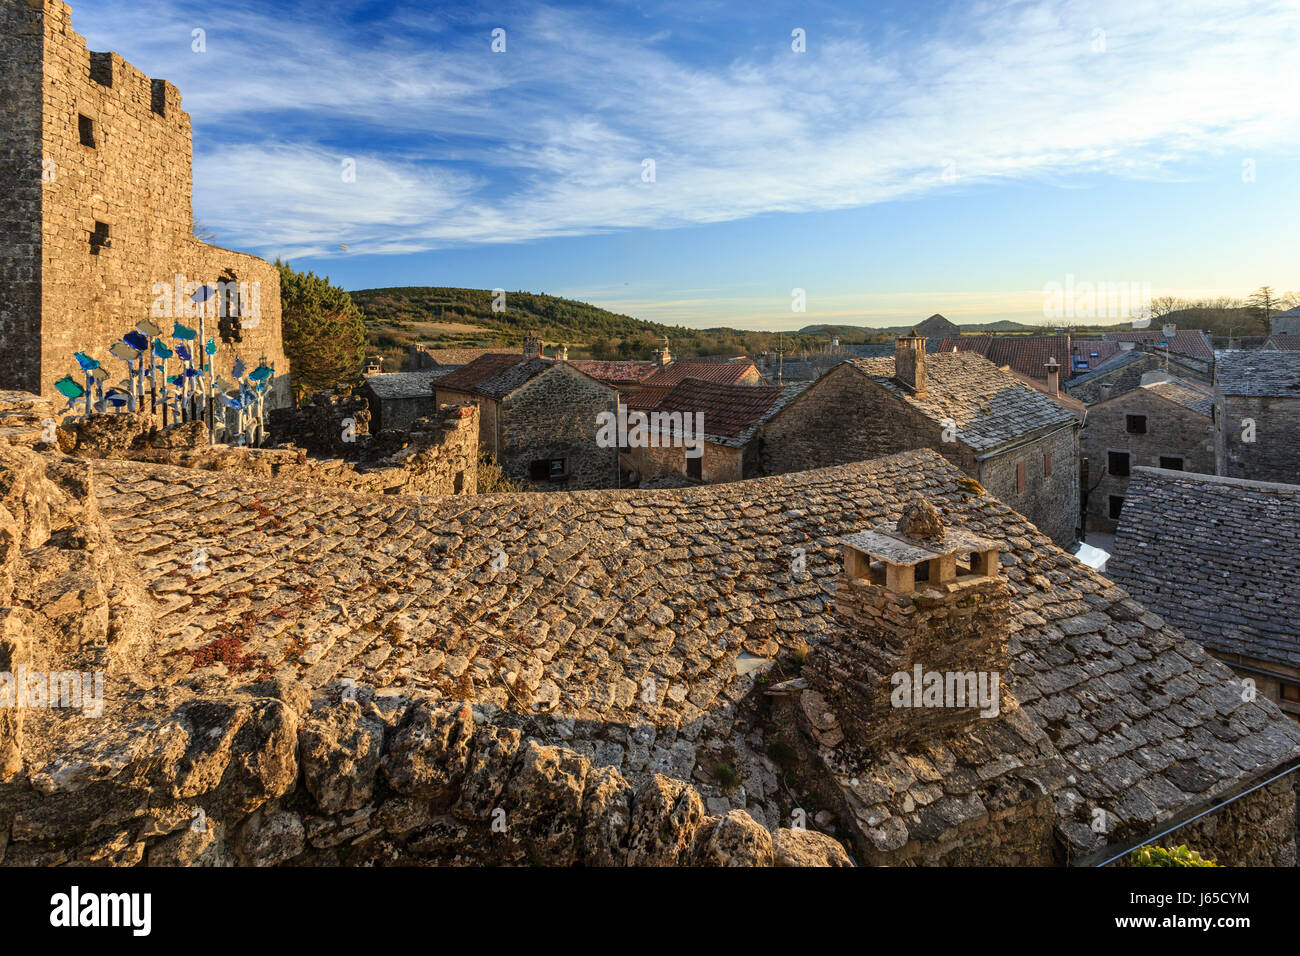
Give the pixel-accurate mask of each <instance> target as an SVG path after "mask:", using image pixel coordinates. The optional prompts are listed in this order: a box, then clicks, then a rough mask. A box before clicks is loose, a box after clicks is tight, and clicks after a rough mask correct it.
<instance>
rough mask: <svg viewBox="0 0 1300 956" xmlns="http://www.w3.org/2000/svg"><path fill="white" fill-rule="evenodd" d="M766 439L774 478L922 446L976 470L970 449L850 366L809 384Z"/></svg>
mask: <svg viewBox="0 0 1300 956" xmlns="http://www.w3.org/2000/svg"><path fill="white" fill-rule="evenodd" d="M884 361H887V362H890V363H892V361H893V360H892V359H886V360H884ZM760 436H761V441H762V448H761V459H760V460H761V462H762V470H763V472H764V473H765V474H769V475H772V474H785V473H787V472H793V471H802V470H804V469H807V468H819V467H824V466H827V465H838V464H843V463H845V462H849V461H864V460H867V459H871V458H878V457H880V456H882V455H889V454H893V453H895V452H900V451H907V450H910V449H914V448H918V447H924V448H932V449H934V450H936V451H939V452H941V453H943V454H945V455H948V456H949V457H953V456H957V458H959V459H960V461H959V464H960V465H961V467H962V468H963V470H966V471H968V473H972V474H973V473H974V472H975V462H974V455H973V454H972V453H971V452H970V449H969V448H967V447H966V446H965V445H964V444H963V445H957V444H955V443H951V442H944V441H943V428H942V426H940V425H939V424H937V423H936V422H934V421H932V420H931V419H930V418H929V417H928V416H926V415H924V414H922V413H921V412H920V411H919V410H917V409H915V408H913V407H911V406H910V405H907V404H905V403H900V402H899V401H898V400H897V398H896V397H895V396H894V394H892V393H891V392H890V391H889V390H888V389H886V388H885V387H883V386H882V385H881V384H880V383H879V382H878V381H876V380H875V379H874V378H872V377H870V376H867V375H863V374H862V373H861V371H860V370H859V369H857V368H856V367H855V366H854V365H853V364H852V363H849V362H844V363H842V364H840V365H838V366H836V367H835V368H833V369H831V370H830V371H829V372H827V373H826V374H825V375H824V376H822V377H821V378H820V379H818V380H817V381H816V382H815V383H813V384H812V385H809V386H808V387H807V388H806V389H805V390H804V391H803V393H802V394H800V395H798V396H797V397H796V398H794V400H793V401H791V402H790V403H789V404H787V405H786V406H785V407H784V408H782V409H781V410H780V411H778V413H777V414H776V415H775V416H773V417H772V419H771V420H770V421H768V422H767V424H765V425H764V426H763V427H762V429H761V430H760Z"/></svg>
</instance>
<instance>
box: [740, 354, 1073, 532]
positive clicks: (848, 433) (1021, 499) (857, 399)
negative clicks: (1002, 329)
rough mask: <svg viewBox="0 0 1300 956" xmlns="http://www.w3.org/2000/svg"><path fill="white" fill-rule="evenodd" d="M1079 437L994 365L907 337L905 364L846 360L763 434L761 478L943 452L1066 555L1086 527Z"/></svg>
mask: <svg viewBox="0 0 1300 956" xmlns="http://www.w3.org/2000/svg"><path fill="white" fill-rule="evenodd" d="M913 356H916V358H915V359H914V358H912V357H913ZM914 377H915V378H916V379H917V380H919V385H920V387H919V388H918V387H917V385H914V384H911V383H912V382H913V379H914ZM1078 428H1079V422H1078V419H1077V418H1076V417H1075V416H1074V414H1073V413H1071V412H1070V411H1069V410H1067V409H1065V408H1063V407H1062V406H1061V405H1060V404H1059V403H1057V402H1056V401H1055V400H1053V399H1052V398H1051V397H1050V396H1048V395H1046V394H1044V393H1042V392H1040V391H1038V390H1036V389H1033V388H1031V387H1029V386H1028V385H1026V384H1024V383H1023V382H1021V381H1019V380H1018V379H1017V378H1016V377H1015V376H1014V375H1013V374H1012V373H1010V372H1004V371H1002V370H1001V369H999V368H998V367H997V366H995V365H993V364H992V363H991V362H989V361H988V360H987V359H985V358H983V357H982V356H980V355H977V354H975V353H973V352H937V353H934V354H930V355H927V354H926V352H925V339H924V338H922V337H907V336H904V337H902V338H900V339H899V340H898V343H897V345H896V349H895V355H894V357H893V358H874V359H853V360H850V361H848V362H844V363H842V364H840V365H838V366H836V367H835V368H834V369H832V370H831V371H830V372H829V373H827V374H826V375H824V376H822V378H820V379H818V380H817V381H816V382H815V383H813V384H812V385H810V386H809V387H808V388H807V390H806V391H805V392H804V393H803V394H802V395H800V396H799V397H797V398H795V399H794V400H793V401H792V402H790V403H789V405H787V406H786V407H785V408H783V409H782V410H780V411H779V412H778V413H777V414H776V415H774V416H773V417H772V419H771V420H770V421H768V422H767V423H766V424H765V425H764V426H763V427H762V429H761V450H760V461H761V463H762V464H761V472H762V473H763V474H769V475H772V474H784V473H787V472H792V471H802V470H805V469H809V468H820V467H824V466H827V465H838V464H843V463H846V462H851V461H863V460H868V459H872V458H879V457H880V456H882V455H889V454H893V453H895V452H900V451H907V450H912V449H918V448H931V449H933V450H935V451H937V452H939V453H940V454H942V455H943V456H944V457H945V458H947V459H948V460H949V461H952V462H953V463H954V464H956V465H957V466H958V467H959V468H961V469H962V470H963V471H964V472H965V473H966V474H967V475H969V476H970V477H971V478H972V479H974V480H975V481H976V482H978V483H979V484H980V485H982V486H983V487H985V488H987V489H988V491H989V492H990V493H991V494H993V495H996V496H997V497H998V498H1000V499H1001V500H1002V501H1004V502H1006V503H1007V504H1009V505H1010V506H1011V507H1013V508H1015V509H1017V510H1018V511H1020V512H1021V513H1022V514H1024V515H1025V516H1026V517H1028V518H1029V519H1030V520H1032V521H1033V522H1034V523H1035V524H1037V525H1038V526H1039V527H1040V528H1041V529H1042V530H1043V532H1044V533H1045V534H1047V535H1049V536H1050V537H1051V538H1052V540H1053V541H1055V542H1056V543H1057V544H1059V545H1061V546H1063V547H1064V546H1068V545H1069V544H1071V543H1072V542H1073V541H1074V540H1075V532H1076V530H1077V528H1078V524H1079V479H1078V460H1079V450H1078Z"/></svg>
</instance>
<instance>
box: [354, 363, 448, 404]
mask: <svg viewBox="0 0 1300 956" xmlns="http://www.w3.org/2000/svg"><path fill="white" fill-rule="evenodd" d="M447 374H448V373H447V372H446V371H445V370H442V369H425V370H424V371H422V372H384V373H382V374H380V375H368V376H366V382H365V384H366V385H367V386H369V388H370V390H371V391H372V392H374V393H375V396H376V397H377V398H380V399H399V398H427V399H430V400H432V399H433V383H434V381H435V380H436V379H439V378H442V377H443V376H444V375H447Z"/></svg>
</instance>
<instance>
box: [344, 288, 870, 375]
mask: <svg viewBox="0 0 1300 956" xmlns="http://www.w3.org/2000/svg"><path fill="white" fill-rule="evenodd" d="M351 296H352V301H354V302H355V303H356V304H357V305H358V306H359V307H360V308H361V310H362V311H363V312H364V313H365V314H366V327H367V330H368V335H369V350H370V354H372V355H375V354H378V355H382V356H384V368H385V370H388V371H395V370H397V369H400V368H401V367H402V363H403V362H404V361H405V359H406V356H407V354H408V353H409V350H410V346H411V345H412V344H414V343H423V344H427V345H431V346H433V347H436V348H451V347H462V348H468V347H483V346H492V345H501V346H510V347H514V346H517V345H520V344H522V342H523V339H524V335H525V333H529V332H532V333H536V334H538V335H540V336H541V337H542V338H543V339H544V340H545V341H546V342H548V343H555V342H565V343H568V345H569V355H570V357H571V358H580V357H591V358H637V359H643V358H648V357H649V355H650V350H651V349H653V348H655V347H657V346H659V345H662V344H663V341H664V338H665V337H667V338H668V341H669V344H670V347H671V348H672V351H673V353H674V354H675V355H683V356H695V355H740V354H744V353H749V354H753V353H757V352H762V351H765V350H767V349H769V348H772V347H775V345H776V344H777V333H774V332H747V331H744V330H740V329H723V328H714V329H688V328H684V327H682V326H670V325H661V324H660V323H658V322H647V321H645V320H644V319H637V318H633V317H632V316H630V315H622V314H620V313H617V312H610V311H608V310H607V309H602V308H600V307H599V306H595V305H591V304H590V303H588V302H579V301H577V300H575V299H563V298H560V297H559V296H553V295H545V294H542V293H536V292H507V293H506V296H505V305H506V309H505V311H503V312H496V311H493V309H492V303H493V294H492V292H491V291H490V290H487V289H454V288H442V287H432V286H410V287H403V288H391V289H360V290H358V291H355V292H352V293H351ZM864 331H865V332H869V331H871V330H857V331H856V333H855V334H853V335H851V336H848V337H846V338H845V341H846V342H853V341H871V340H872V339H869V338H867V337H866V336H865V335H864ZM825 338H826V336H825V335H824V334H823V335H818V334H799V333H789V332H787V333H784V336H783V344H784V346H785V347H786V348H787V349H789V350H791V351H799V350H803V349H815V348H818V347H820V346H821V345H822V344H823V343H824V342H825Z"/></svg>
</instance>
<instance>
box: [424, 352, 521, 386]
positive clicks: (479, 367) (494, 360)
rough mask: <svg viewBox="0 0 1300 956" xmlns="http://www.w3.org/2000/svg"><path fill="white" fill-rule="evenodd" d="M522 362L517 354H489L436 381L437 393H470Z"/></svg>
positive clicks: (519, 354)
mask: <svg viewBox="0 0 1300 956" xmlns="http://www.w3.org/2000/svg"><path fill="white" fill-rule="evenodd" d="M523 360H524V356H523V353H519V352H489V353H488V354H487V355H480V356H479V357H478V358H476V359H474V361H472V362H470V363H469V364H468V365H462V366H461V367H460V368H458V369H456V371H454V372H448V373H447V374H446V375H444V376H443V377H442V378H440V379H438V391H440V392H443V391H446V392H472V391H474V389H475V387H476V386H478V385H480V384H482V383H483V382H486V381H487V380H488V379H490V378H493V377H494V376H497V375H500V374H501V373H502V372H504V371H505V370H506V369H508V368H511V367H513V366H515V365H518V364H519V363H520V362H522V361H523Z"/></svg>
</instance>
